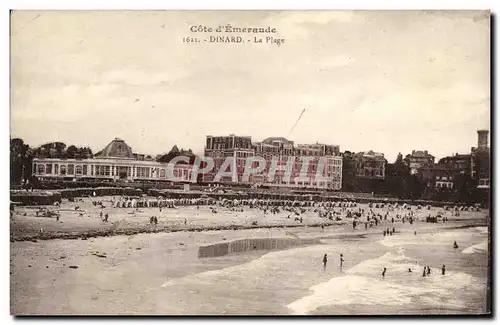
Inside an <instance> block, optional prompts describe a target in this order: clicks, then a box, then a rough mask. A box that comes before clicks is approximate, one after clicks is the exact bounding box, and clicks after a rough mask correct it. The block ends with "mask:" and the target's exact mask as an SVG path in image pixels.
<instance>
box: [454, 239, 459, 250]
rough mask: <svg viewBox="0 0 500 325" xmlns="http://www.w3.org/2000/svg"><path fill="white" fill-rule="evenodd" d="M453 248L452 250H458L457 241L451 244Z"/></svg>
mask: <svg viewBox="0 0 500 325" xmlns="http://www.w3.org/2000/svg"><path fill="white" fill-rule="evenodd" d="M453 248H454V249H457V248H458V244H457V241H456V240H455V242H454V243H453Z"/></svg>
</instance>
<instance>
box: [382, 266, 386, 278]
mask: <svg viewBox="0 0 500 325" xmlns="http://www.w3.org/2000/svg"><path fill="white" fill-rule="evenodd" d="M385 271H387V268H385V267H384V270H383V271H382V277H383V278H385Z"/></svg>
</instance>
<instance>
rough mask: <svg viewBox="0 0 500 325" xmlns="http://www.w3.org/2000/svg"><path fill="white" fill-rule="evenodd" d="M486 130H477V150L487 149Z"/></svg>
mask: <svg viewBox="0 0 500 325" xmlns="http://www.w3.org/2000/svg"><path fill="white" fill-rule="evenodd" d="M488 133H489V131H488V130H477V148H478V149H479V150H487V149H488Z"/></svg>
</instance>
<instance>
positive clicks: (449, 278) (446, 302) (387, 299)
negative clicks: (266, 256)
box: [287, 250, 481, 315]
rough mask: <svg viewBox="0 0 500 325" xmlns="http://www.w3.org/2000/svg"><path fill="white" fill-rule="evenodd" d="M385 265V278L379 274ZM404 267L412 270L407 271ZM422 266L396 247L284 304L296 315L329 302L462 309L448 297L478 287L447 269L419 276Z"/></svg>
mask: <svg viewBox="0 0 500 325" xmlns="http://www.w3.org/2000/svg"><path fill="white" fill-rule="evenodd" d="M384 267H386V268H387V273H386V277H385V278H383V277H382V276H381V272H382V270H383V268H384ZM408 268H412V270H413V272H412V273H409V272H408ZM422 270H423V267H422V266H421V265H419V264H418V261H416V260H414V259H411V258H408V257H406V256H405V255H404V252H403V251H402V250H400V251H399V252H398V253H397V254H395V253H386V254H384V255H382V256H380V257H378V258H375V259H369V260H365V261H363V262H361V263H359V264H357V265H355V266H354V267H352V268H350V269H349V270H347V271H346V274H347V275H345V276H341V277H335V278H332V279H331V280H329V281H327V282H324V283H321V284H318V285H314V286H312V287H311V288H310V290H311V291H312V294H311V295H309V296H306V297H303V298H300V299H298V300H296V301H294V302H292V303H290V304H289V305H287V307H288V308H289V309H290V310H291V311H292V312H293V314H296V315H303V314H307V313H309V312H311V311H314V310H316V309H317V308H320V307H323V306H330V305H349V304H354V305H397V306H399V305H403V304H411V303H413V302H414V301H416V300H418V301H420V302H423V303H425V304H429V305H431V306H433V307H439V308H464V307H466V304H465V303H463V302H460V301H459V300H453V301H452V300H450V297H453V296H454V294H453V292H454V291H455V290H457V289H460V288H466V287H470V286H474V287H476V286H481V284H478V283H477V281H476V279H475V278H473V277H472V276H471V275H469V274H466V273H462V272H447V273H446V276H445V278H444V277H443V276H442V275H440V274H436V273H434V274H433V275H431V276H429V277H422V276H421V272H420V271H422Z"/></svg>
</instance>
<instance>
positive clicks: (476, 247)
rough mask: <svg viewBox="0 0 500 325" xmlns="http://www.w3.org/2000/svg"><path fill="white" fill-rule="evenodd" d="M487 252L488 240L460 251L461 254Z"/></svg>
mask: <svg viewBox="0 0 500 325" xmlns="http://www.w3.org/2000/svg"><path fill="white" fill-rule="evenodd" d="M487 250H488V239H485V240H484V241H483V242H482V243H479V244H477V245H473V246H470V247H467V248H466V249H464V250H463V251H462V254H474V253H483V252H485V251H487Z"/></svg>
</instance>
